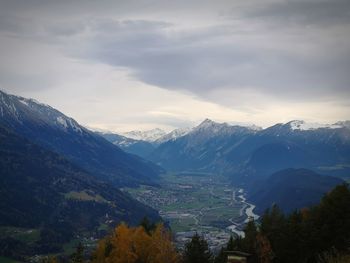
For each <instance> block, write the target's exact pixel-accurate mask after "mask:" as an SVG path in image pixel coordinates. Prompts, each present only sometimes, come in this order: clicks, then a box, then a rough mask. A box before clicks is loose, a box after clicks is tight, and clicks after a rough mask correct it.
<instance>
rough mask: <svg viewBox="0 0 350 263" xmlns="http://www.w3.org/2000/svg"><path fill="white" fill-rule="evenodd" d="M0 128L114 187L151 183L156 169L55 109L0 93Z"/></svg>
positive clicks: (157, 171)
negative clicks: (70, 162) (57, 155)
mask: <svg viewBox="0 0 350 263" xmlns="http://www.w3.org/2000/svg"><path fill="white" fill-rule="evenodd" d="M0 116H1V118H0V126H3V127H5V128H7V129H10V130H12V131H13V132H14V133H16V134H18V135H20V136H22V137H24V138H26V139H27V140H29V141H31V142H33V143H35V144H38V145H40V146H42V147H44V148H46V149H49V150H51V151H53V152H55V153H58V154H60V155H63V156H65V157H66V158H67V159H68V160H69V161H72V162H73V163H74V164H76V165H77V166H79V167H81V168H83V169H84V170H86V171H88V172H90V173H91V174H93V175H94V176H96V177H98V178H99V179H104V180H107V181H110V182H112V183H113V184H115V185H117V186H121V185H136V184H139V183H141V182H142V183H146V184H149V183H152V182H153V180H154V179H155V178H157V176H158V174H159V172H160V171H161V168H160V167H157V166H156V165H154V164H152V163H150V162H149V161H146V160H143V159H141V158H139V157H137V156H135V155H130V154H127V153H125V152H124V151H122V150H121V149H120V148H118V147H117V146H115V145H113V144H112V143H110V142H108V141H107V140H105V139H104V138H102V137H101V136H99V135H97V134H96V133H94V132H92V131H90V130H88V129H86V128H84V127H83V126H81V125H79V124H78V123H77V122H76V121H75V120H73V119H72V118H70V117H68V116H65V115H64V114H63V113H61V112H59V111H58V110H56V109H54V108H52V107H50V106H49V105H45V104H42V103H39V102H37V101H35V100H32V99H25V98H22V97H18V96H14V95H9V94H6V93H5V92H2V91H0Z"/></svg>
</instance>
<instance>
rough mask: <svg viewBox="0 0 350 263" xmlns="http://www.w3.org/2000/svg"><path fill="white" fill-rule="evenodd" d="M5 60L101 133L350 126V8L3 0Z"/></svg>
mask: <svg viewBox="0 0 350 263" xmlns="http://www.w3.org/2000/svg"><path fill="white" fill-rule="evenodd" d="M0 58H1V59H0V89H1V90H4V91H6V92H8V93H11V94H16V95H20V96H24V97H30V98H35V99H37V100H39V101H41V102H43V103H46V104H49V105H51V106H53V107H55V108H57V109H58V110H60V111H62V112H63V113H65V114H66V115H68V116H71V117H73V118H74V119H76V120H77V121H78V122H80V123H81V124H83V125H86V126H88V127H90V128H94V129H103V130H109V131H117V132H118V131H119V132H125V131H128V130H147V129H151V128H155V127H159V128H162V129H165V130H172V129H174V128H178V127H180V128H181V127H190V126H193V125H195V124H198V123H199V122H200V121H202V120H203V119H205V118H210V119H213V120H215V121H218V122H229V123H254V124H257V125H260V126H262V127H267V126H270V125H273V124H275V123H280V122H287V121H290V120H295V119H303V120H306V121H309V122H320V123H334V122H336V121H338V120H345V119H350V74H349V73H350V1H349V0H294V1H287V0H230V1H227V0H216V1H207V0H186V1H184V0H178V1H176V0H172V1H166V0H163V1H160V0H143V1H141V0H138V1H135V0H114V1H112V0H105V1H104V0H101V1H95V0H75V1H74V0H73V1H72V0H69V1H68V0H61V1H53V0H45V1H44V0H43V1H39V0H26V1H20V0H8V1H5V0H0Z"/></svg>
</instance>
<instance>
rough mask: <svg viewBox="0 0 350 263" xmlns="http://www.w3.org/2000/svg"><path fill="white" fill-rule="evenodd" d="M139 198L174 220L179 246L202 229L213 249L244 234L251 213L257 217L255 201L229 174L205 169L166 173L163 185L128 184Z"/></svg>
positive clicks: (132, 193) (134, 195) (168, 218)
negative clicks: (233, 235)
mask: <svg viewBox="0 0 350 263" xmlns="http://www.w3.org/2000/svg"><path fill="white" fill-rule="evenodd" d="M125 190H126V191H128V192H129V193H130V194H131V195H132V196H133V197H135V198H136V199H137V200H139V201H141V202H143V203H145V204H147V205H149V206H152V207H153V208H155V209H157V210H159V211H160V215H161V216H162V217H163V218H164V220H165V221H168V222H169V223H170V227H171V229H172V231H173V232H174V233H175V237H176V243H177V245H178V247H179V248H182V247H183V245H184V244H185V243H186V242H187V241H188V240H189V239H190V238H191V237H192V236H193V234H194V233H195V232H198V233H200V234H202V235H204V237H205V238H206V240H208V243H209V246H210V248H211V249H214V250H215V249H217V248H219V247H221V246H222V245H224V244H226V243H227V240H228V239H229V237H230V235H232V234H233V233H234V234H236V235H243V232H242V228H243V225H244V223H246V222H247V220H248V217H253V218H254V219H257V218H258V216H257V215H255V214H254V212H253V209H254V207H255V206H254V205H252V204H249V203H248V202H247V201H246V200H245V198H244V192H243V190H242V189H238V188H235V187H233V186H232V185H231V184H230V182H229V181H228V179H227V178H225V177H222V176H219V175H213V174H202V173H200V174H199V173H181V174H166V175H163V176H162V178H161V182H160V187H151V186H141V187H139V188H136V189H135V188H127V189H125Z"/></svg>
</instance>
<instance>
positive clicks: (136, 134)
mask: <svg viewBox="0 0 350 263" xmlns="http://www.w3.org/2000/svg"><path fill="white" fill-rule="evenodd" d="M122 135H123V136H125V137H127V138H130V139H134V140H141V141H148V142H154V141H156V140H157V139H159V138H161V137H162V136H164V135H166V132H165V131H163V130H162V129H159V128H155V129H152V130H148V131H130V132H126V133H123V134H122Z"/></svg>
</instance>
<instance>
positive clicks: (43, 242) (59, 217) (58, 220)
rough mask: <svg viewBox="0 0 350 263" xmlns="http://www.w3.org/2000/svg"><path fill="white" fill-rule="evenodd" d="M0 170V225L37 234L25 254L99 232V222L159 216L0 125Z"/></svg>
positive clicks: (55, 247)
mask: <svg viewBox="0 0 350 263" xmlns="http://www.w3.org/2000/svg"><path fill="white" fill-rule="evenodd" d="M0 174H1V176H0V193H1V199H0V226H1V227H16V228H18V227H21V228H35V229H38V230H39V231H40V233H41V234H40V239H39V240H38V241H37V242H36V243H35V244H33V245H32V247H31V248H30V251H28V250H27V251H26V253H29V254H31V253H36V254H37V253H47V252H53V251H59V250H60V248H61V246H62V244H63V243H66V242H68V241H69V240H70V239H71V238H73V236H76V235H78V234H79V235H88V237H89V236H98V235H99V231H98V229H99V227H100V226H101V225H109V226H114V225H115V224H116V223H118V222H120V221H126V222H129V223H131V224H137V223H139V222H140V220H141V219H142V218H143V217H144V216H145V215H147V216H148V217H149V218H152V219H154V220H159V216H158V213H157V212H156V211H155V210H153V209H151V208H149V207H147V206H145V205H143V204H141V203H139V202H138V201H136V200H134V199H132V198H131V197H129V196H128V195H126V194H125V193H122V192H121V191H120V190H118V189H117V188H115V187H113V186H111V185H110V184H107V183H104V182H102V181H98V180H96V179H95V178H94V177H93V176H91V175H90V174H89V173H88V172H86V171H84V170H82V169H81V168H79V167H77V166H76V165H75V164H72V163H71V162H70V161H68V160H67V159H66V158H64V157H63V156H61V155H58V154H56V153H53V152H51V151H49V150H47V149H44V148H43V147H41V146H39V145H36V144H33V143H32V142H30V141H28V140H27V139H25V138H23V137H21V136H19V135H17V134H15V133H13V132H12V131H10V130H9V129H7V128H4V127H2V126H0ZM2 238H5V236H4V237H2ZM14 247H15V246H14ZM17 252H18V253H19V254H21V253H20V251H17Z"/></svg>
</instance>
